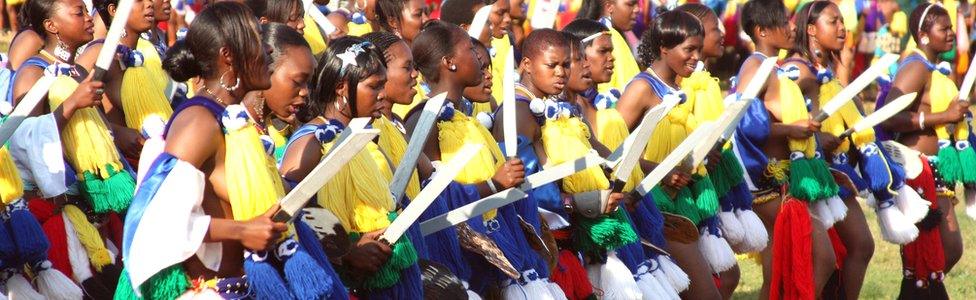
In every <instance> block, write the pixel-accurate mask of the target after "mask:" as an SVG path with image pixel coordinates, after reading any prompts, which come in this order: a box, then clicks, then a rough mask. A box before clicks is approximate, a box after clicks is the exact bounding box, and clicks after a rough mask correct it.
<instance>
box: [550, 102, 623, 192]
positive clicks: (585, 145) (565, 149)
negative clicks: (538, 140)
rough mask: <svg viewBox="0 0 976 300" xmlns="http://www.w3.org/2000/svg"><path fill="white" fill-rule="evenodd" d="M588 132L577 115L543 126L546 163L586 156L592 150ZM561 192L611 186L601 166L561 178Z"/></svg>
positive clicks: (592, 189) (584, 190) (586, 190)
mask: <svg viewBox="0 0 976 300" xmlns="http://www.w3.org/2000/svg"><path fill="white" fill-rule="evenodd" d="M589 138H590V131H589V129H588V128H587V127H586V124H585V123H583V121H582V120H580V118H578V117H569V118H566V117H560V118H558V119H554V120H548V121H546V124H545V125H542V146H543V148H544V149H545V150H546V157H547V158H548V162H547V163H548V164H550V165H555V164H560V163H564V162H567V161H571V160H574V159H577V158H580V157H583V156H584V155H586V153H588V152H590V150H592V149H593V147H592V145H590V141H589ZM562 186H563V189H562V190H563V192H565V193H568V194H576V193H582V192H589V191H595V190H603V189H608V188H610V180H609V179H607V176H606V175H605V174H604V173H603V169H601V168H600V167H590V168H587V169H585V170H583V171H580V172H577V173H576V174H573V175H570V176H568V177H566V178H563V179H562Z"/></svg>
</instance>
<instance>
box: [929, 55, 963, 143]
mask: <svg viewBox="0 0 976 300" xmlns="http://www.w3.org/2000/svg"><path fill="white" fill-rule="evenodd" d="M923 57H924V56H923ZM928 93H929V104H930V108H931V112H930V113H940V112H943V111H945V110H946V109H948V108H949V104H951V103H952V101H953V99H955V98H956V95H959V88H958V87H956V84H955V83H954V82H952V79H949V77H946V76H945V75H942V73H939V71H938V70H935V71H932V77H931V78H930V80H929V91H928ZM966 122H967V121H966V120H965V119H964V120H962V121H960V122H959V123H957V124H955V126H956V132H949V129H948V128H947V125H948V124H942V125H937V126H935V135H937V136H938V137H939V139H940V140H949V139H950V137H953V138H955V140H957V141H965V140H967V139H968V138H969V125H968V124H966Z"/></svg>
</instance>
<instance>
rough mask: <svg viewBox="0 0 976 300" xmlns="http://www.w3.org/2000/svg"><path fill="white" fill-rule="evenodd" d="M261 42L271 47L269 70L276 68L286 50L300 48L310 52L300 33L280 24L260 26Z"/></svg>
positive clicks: (310, 48)
mask: <svg viewBox="0 0 976 300" xmlns="http://www.w3.org/2000/svg"><path fill="white" fill-rule="evenodd" d="M261 41H263V42H264V43H265V44H267V45H269V46H271V49H272V52H271V69H274V68H276V67H278V58H280V57H281V55H283V54H285V50H287V49H288V48H291V47H302V48H304V49H308V50H309V51H311V50H312V47H310V46H309V45H308V41H306V40H305V37H303V36H302V34H301V33H298V31H297V30H295V29H294V28H291V27H289V26H288V25H285V24H282V23H268V24H264V25H261Z"/></svg>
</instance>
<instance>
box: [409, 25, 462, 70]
mask: <svg viewBox="0 0 976 300" xmlns="http://www.w3.org/2000/svg"><path fill="white" fill-rule="evenodd" d="M469 38H470V37H469V36H468V34H467V33H465V32H464V30H461V27H458V26H457V25H454V24H450V23H445V22H442V21H431V22H428V23H427V24H426V25H425V26H424V29H423V30H421V31H420V34H419V35H417V37H416V38H414V39H413V45H411V47H410V48H411V49H410V51H411V52H413V60H414V62H415V63H416V64H417V68H418V69H420V74H421V75H423V76H424V79H426V80H427V81H430V82H438V81H440V77H441V74H440V63H441V58H445V57H453V56H454V47H455V46H457V45H458V44H460V43H461V42H462V41H464V40H465V39H469Z"/></svg>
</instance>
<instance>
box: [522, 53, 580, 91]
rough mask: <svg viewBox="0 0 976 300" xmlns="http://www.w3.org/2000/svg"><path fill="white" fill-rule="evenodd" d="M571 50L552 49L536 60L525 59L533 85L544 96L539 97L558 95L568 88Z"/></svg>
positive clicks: (535, 58) (538, 56)
mask: <svg viewBox="0 0 976 300" xmlns="http://www.w3.org/2000/svg"><path fill="white" fill-rule="evenodd" d="M569 58H570V57H569V49H568V48H565V47H552V46H550V47H549V48H548V49H545V50H544V51H542V52H541V53H539V54H538V55H537V57H534V58H531V59H530V58H523V59H524V60H527V63H528V66H527V68H526V69H527V70H528V72H529V76H530V77H529V78H531V80H532V85H533V86H535V88H536V89H539V91H541V92H542V93H543V94H544V95H536V96H538V97H544V96H551V95H558V94H559V93H561V92H562V91H563V89H565V88H566V81H568V80H569V68H570V61H569Z"/></svg>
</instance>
